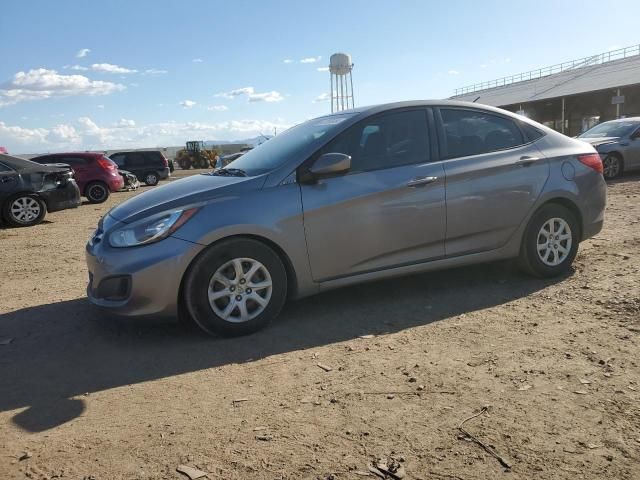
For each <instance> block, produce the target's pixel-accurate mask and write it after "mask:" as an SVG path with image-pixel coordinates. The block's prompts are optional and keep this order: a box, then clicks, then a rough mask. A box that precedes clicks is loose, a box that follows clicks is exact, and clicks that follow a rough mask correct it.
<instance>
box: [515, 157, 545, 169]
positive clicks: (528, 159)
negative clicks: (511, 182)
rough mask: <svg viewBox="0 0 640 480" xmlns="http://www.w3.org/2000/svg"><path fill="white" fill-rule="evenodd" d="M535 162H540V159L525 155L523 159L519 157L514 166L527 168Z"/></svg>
mask: <svg viewBox="0 0 640 480" xmlns="http://www.w3.org/2000/svg"><path fill="white" fill-rule="evenodd" d="M536 160H540V158H539V157H530V156H528V155H525V156H523V157H520V160H518V161H517V162H516V165H518V166H519V167H528V166H529V165H531V164H532V163H533V162H535V161H536Z"/></svg>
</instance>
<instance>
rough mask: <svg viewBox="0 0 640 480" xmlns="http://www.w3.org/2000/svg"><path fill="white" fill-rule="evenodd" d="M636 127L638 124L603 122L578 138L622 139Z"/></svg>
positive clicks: (639, 124)
mask: <svg viewBox="0 0 640 480" xmlns="http://www.w3.org/2000/svg"><path fill="white" fill-rule="evenodd" d="M638 126H640V123H639V122H605V123H601V124H600V125H596V126H595V127H593V128H591V129H589V130H587V131H586V132H584V133H583V134H582V135H580V137H579V138H604V137H624V136H625V135H627V134H628V133H631V132H632V131H633V129H634V128H636V127H638Z"/></svg>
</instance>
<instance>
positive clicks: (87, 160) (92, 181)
mask: <svg viewBox="0 0 640 480" xmlns="http://www.w3.org/2000/svg"><path fill="white" fill-rule="evenodd" d="M31 161H32V162H36V163H40V164H43V165H44V164H46V165H56V164H64V165H69V166H70V167H71V168H72V169H73V172H74V173H73V177H74V178H75V179H76V182H77V184H78V187H79V188H80V193H81V194H82V195H84V196H85V197H87V199H88V200H89V202H90V203H102V202H104V201H105V200H106V199H107V198H109V193H110V192H117V191H118V190H120V189H121V188H122V187H123V186H124V180H123V178H122V176H121V175H120V174H119V173H118V166H117V165H116V164H115V163H114V162H113V160H111V159H109V158H107V157H105V156H104V155H103V154H102V153H88V152H87V153H54V154H50V155H42V156H40V157H35V158H32V159H31Z"/></svg>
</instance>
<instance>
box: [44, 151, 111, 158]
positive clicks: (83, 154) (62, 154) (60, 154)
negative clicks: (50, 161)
mask: <svg viewBox="0 0 640 480" xmlns="http://www.w3.org/2000/svg"><path fill="white" fill-rule="evenodd" d="M68 155H73V156H76V157H91V158H97V157H102V156H104V154H103V153H98V152H57V153H45V154H42V155H38V156H37V157H33V158H40V157H65V156H68Z"/></svg>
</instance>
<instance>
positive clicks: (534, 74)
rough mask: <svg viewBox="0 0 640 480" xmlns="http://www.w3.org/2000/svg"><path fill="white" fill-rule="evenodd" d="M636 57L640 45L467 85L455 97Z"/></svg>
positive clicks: (458, 90) (639, 53)
mask: <svg viewBox="0 0 640 480" xmlns="http://www.w3.org/2000/svg"><path fill="white" fill-rule="evenodd" d="M636 55H640V45H633V46H631V47H625V48H619V49H617V50H610V51H608V52H604V53H599V54H597V55H592V56H590V57H584V58H579V59H577V60H571V61H569V62H563V63H558V64H556V65H551V66H550V67H543V68H539V69H537V70H530V71H528V72H523V73H518V74H516V75H511V76H509V77H502V78H498V79H496V80H489V81H488V82H482V83H476V84H474V85H467V86H466V87H461V88H456V89H455V94H454V96H457V95H464V94H467V93H473V92H479V91H481V90H488V89H490V88H497V87H504V86H505V85H511V84H512V83H518V82H526V81H528V80H535V79H536V78H542V77H547V76H549V75H553V74H555V73H560V72H565V71H567V70H575V69H578V68H583V67H588V66H591V65H598V64H601V63H607V62H613V61H614V60H621V59H623V58H627V57H633V56H636Z"/></svg>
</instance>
